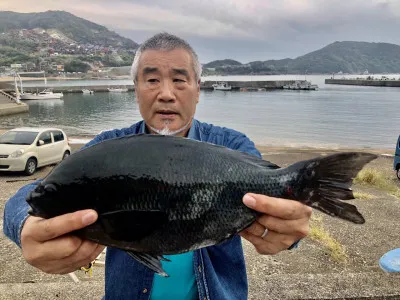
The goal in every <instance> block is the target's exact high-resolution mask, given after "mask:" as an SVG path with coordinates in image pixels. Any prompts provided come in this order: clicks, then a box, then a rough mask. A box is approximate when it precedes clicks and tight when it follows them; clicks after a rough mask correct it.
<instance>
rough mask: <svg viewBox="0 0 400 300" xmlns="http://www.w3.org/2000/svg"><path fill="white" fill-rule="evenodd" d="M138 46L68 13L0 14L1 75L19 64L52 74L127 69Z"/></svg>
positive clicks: (8, 12)
mask: <svg viewBox="0 0 400 300" xmlns="http://www.w3.org/2000/svg"><path fill="white" fill-rule="evenodd" d="M138 46H139V45H138V44H137V43H136V42H134V41H132V40H130V39H127V38H124V37H122V36H120V35H118V34H117V33H115V32H113V31H110V30H108V29H107V28H106V27H104V26H101V25H98V24H96V23H93V22H90V21H88V20H85V19H82V18H79V17H76V16H74V15H73V14H70V13H68V12H64V11H47V12H40V13H16V12H10V11H0V72H5V71H6V70H7V69H8V68H10V65H13V64H14V65H15V64H17V65H21V67H22V69H23V70H24V71H41V70H45V71H46V72H47V73H53V74H54V73H58V72H59V71H63V70H64V71H66V72H83V73H86V72H87V71H89V70H91V69H92V70H93V71H97V70H99V69H101V68H103V67H119V66H127V65H131V64H132V61H133V57H134V53H135V51H136V49H137V48H138ZM14 68H15V66H14ZM104 76H105V75H104Z"/></svg>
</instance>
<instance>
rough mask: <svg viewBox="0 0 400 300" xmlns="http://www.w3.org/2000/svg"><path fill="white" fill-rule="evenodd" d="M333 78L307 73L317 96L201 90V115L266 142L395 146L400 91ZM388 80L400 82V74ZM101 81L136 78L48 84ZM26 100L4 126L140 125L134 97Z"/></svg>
mask: <svg viewBox="0 0 400 300" xmlns="http://www.w3.org/2000/svg"><path fill="white" fill-rule="evenodd" d="M327 77H330V76H328V75H327V76H307V80H311V81H312V83H315V84H318V85H319V87H320V89H319V90H318V91H286V90H276V91H263V92H234V91H229V92H223V91H202V92H201V96H200V103H199V104H198V107H197V112H196V116H195V117H196V118H197V119H199V120H201V121H204V122H209V123H213V124H218V125H221V126H226V127H230V128H233V129H236V130H239V131H242V132H244V133H245V134H247V135H248V136H249V137H250V138H251V139H252V140H253V141H254V142H255V143H257V144H260V145H275V146H293V147H303V146H308V147H322V148H338V147H362V148H381V149H384V148H386V149H389V150H391V149H394V145H395V143H396V140H397V137H398V135H399V134H400V88H385V87H356V86H340V85H325V84H324V79H325V78H327ZM340 77H341V76H340ZM346 77H347V78H349V77H350V76H346ZM353 77H355V76H353ZM389 77H390V78H392V77H396V78H399V75H389ZM304 78H305V76H304V75H298V76H295V75H288V76H224V77H222V76H220V77H207V78H203V80H248V81H250V80H279V79H280V80H282V79H288V80H290V79H304ZM39 84H40V85H42V84H43V82H39ZM99 84H105V85H110V86H111V85H125V84H130V81H129V80H104V81H100V80H93V81H78V82H77V81H73V82H72V81H54V82H51V81H48V86H49V87H51V86H52V85H58V86H59V85H87V86H90V85H99ZM25 85H26V86H34V85H35V83H32V82H29V83H28V82H27V83H26V84H25ZM26 103H27V104H29V113H26V114H20V115H14V116H7V117H0V127H2V128H13V127H17V126H58V127H60V128H63V129H64V130H65V131H66V132H67V134H69V135H94V134H96V133H98V132H100V131H101V130H105V129H110V128H121V127H126V126H130V125H131V124H132V123H134V122H136V121H139V120H141V116H140V114H139V109H138V106H137V105H136V102H135V95H134V93H132V92H129V93H121V94H113V93H97V94H95V95H83V94H65V95H64V98H63V100H34V101H26Z"/></svg>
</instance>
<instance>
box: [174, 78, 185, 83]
mask: <svg viewBox="0 0 400 300" xmlns="http://www.w3.org/2000/svg"><path fill="white" fill-rule="evenodd" d="M174 82H185V80H183V79H179V78H175V79H174Z"/></svg>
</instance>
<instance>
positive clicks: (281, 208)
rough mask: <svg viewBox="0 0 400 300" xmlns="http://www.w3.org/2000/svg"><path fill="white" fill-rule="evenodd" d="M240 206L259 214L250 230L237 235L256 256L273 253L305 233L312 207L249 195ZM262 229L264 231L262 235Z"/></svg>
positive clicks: (285, 200) (280, 199) (304, 235)
mask: <svg viewBox="0 0 400 300" xmlns="http://www.w3.org/2000/svg"><path fill="white" fill-rule="evenodd" d="M243 203H244V204H246V205H247V206H248V207H250V208H251V209H254V210H256V211H259V212H261V213H263V215H261V216H260V217H259V218H258V219H257V220H256V221H255V222H254V223H253V224H252V225H251V226H250V227H248V228H246V229H245V230H243V231H242V232H240V235H241V236H242V237H243V238H245V239H246V240H248V241H249V242H250V243H252V244H253V245H254V247H255V248H256V250H257V252H258V253H260V254H277V253H279V252H281V251H282V250H286V249H288V248H289V247H290V246H291V245H293V244H294V243H295V242H297V241H299V240H300V239H302V238H304V237H306V236H307V235H308V233H309V230H310V224H309V221H310V217H311V214H312V208H311V207H309V206H307V205H304V204H302V203H300V202H298V201H294V200H287V199H282V198H273V197H268V196H265V195H260V194H250V193H249V194H246V195H245V196H244V197H243ZM265 229H268V231H267V234H266V235H264V236H263V234H264V232H265V231H266V230H265ZM262 236H263V237H262Z"/></svg>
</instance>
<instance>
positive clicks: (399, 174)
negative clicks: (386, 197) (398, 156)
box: [396, 167, 400, 180]
mask: <svg viewBox="0 0 400 300" xmlns="http://www.w3.org/2000/svg"><path fill="white" fill-rule="evenodd" d="M396 174H397V178H398V179H399V180H400V167H399V168H398V169H397V172H396Z"/></svg>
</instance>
